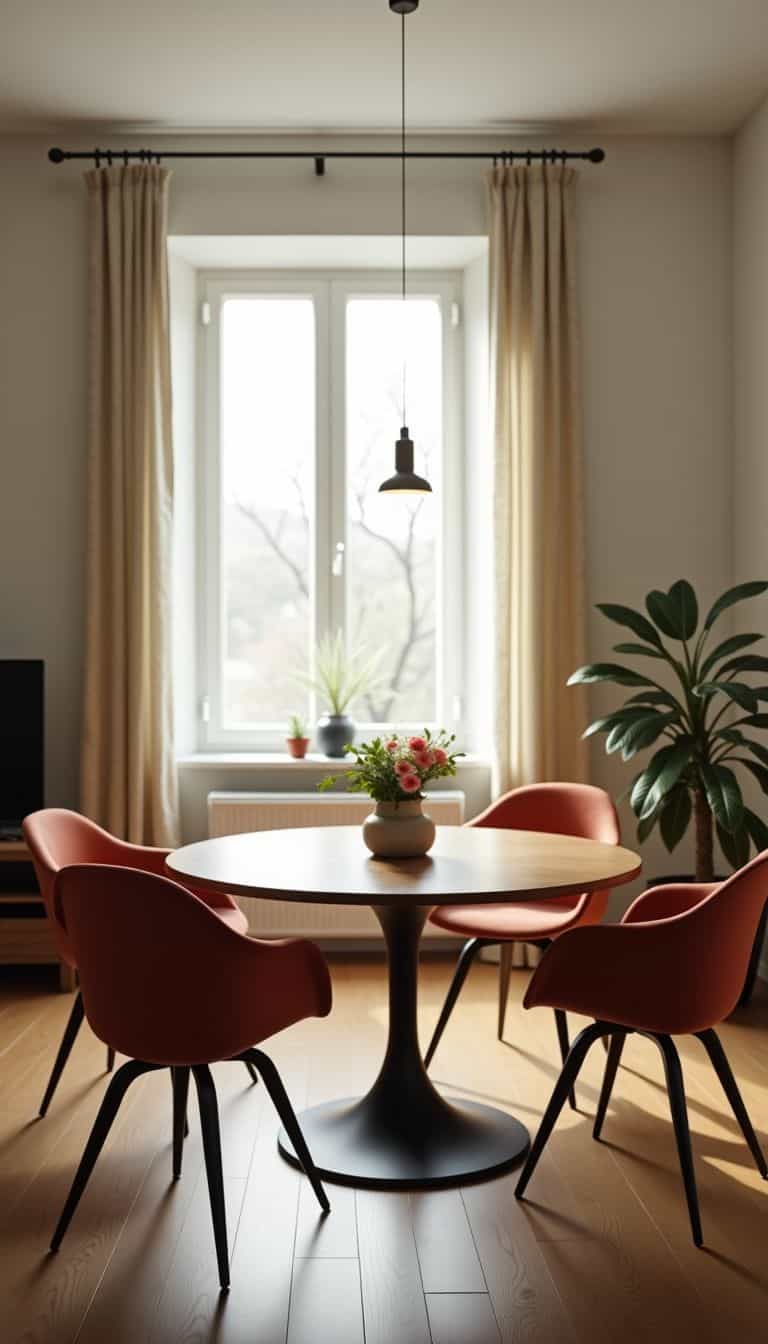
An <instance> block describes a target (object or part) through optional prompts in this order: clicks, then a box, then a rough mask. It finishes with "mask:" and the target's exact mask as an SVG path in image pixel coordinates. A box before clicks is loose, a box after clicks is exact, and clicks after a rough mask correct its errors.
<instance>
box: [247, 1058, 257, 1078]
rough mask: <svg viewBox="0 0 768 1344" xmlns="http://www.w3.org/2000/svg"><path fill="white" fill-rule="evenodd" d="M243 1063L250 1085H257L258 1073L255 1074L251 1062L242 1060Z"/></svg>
mask: <svg viewBox="0 0 768 1344" xmlns="http://www.w3.org/2000/svg"><path fill="white" fill-rule="evenodd" d="M244 1063H245V1067H246V1069H247V1070H248V1076H249V1078H250V1080H251V1082H252V1083H258V1081H259V1075H258V1073H257V1072H256V1070H255V1069H254V1067H253V1065H252V1063H251V1061H250V1060H249V1059H246V1060H244Z"/></svg>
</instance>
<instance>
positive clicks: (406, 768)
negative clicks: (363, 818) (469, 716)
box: [317, 728, 464, 803]
mask: <svg viewBox="0 0 768 1344" xmlns="http://www.w3.org/2000/svg"><path fill="white" fill-rule="evenodd" d="M455 740H456V734H455V733H451V734H450V735H449V734H448V733H446V732H445V730H444V729H441V730H440V731H439V732H437V733H431V732H430V730H429V729H428V728H425V729H424V732H423V734H422V735H421V736H420V737H397V736H393V737H390V738H381V737H375V738H374V739H373V741H372V742H361V743H360V745H359V746H357V747H354V746H347V747H345V748H344V750H345V751H346V752H349V753H351V755H352V756H354V758H355V760H354V764H353V765H350V767H349V769H347V770H345V771H343V773H342V774H339V775H327V776H326V778H325V779H323V780H321V781H320V783H319V784H318V786H317V787H318V788H319V789H322V790H327V789H332V788H333V786H334V784H336V783H337V781H338V780H343V781H344V784H345V787H346V788H347V789H349V791H350V792H351V793H367V794H370V796H371V798H373V800H374V802H377V803H405V802H410V801H412V800H414V799H419V798H423V797H424V794H423V792H422V789H423V788H424V786H425V784H428V783H429V782H430V780H433V779H441V778H444V777H445V776H446V775H455V774H456V762H457V760H458V759H459V757H460V756H463V755H464V753H463V751H454V750H453V743H454V742H455Z"/></svg>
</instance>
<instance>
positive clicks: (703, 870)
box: [693, 788, 715, 882]
mask: <svg viewBox="0 0 768 1344" xmlns="http://www.w3.org/2000/svg"><path fill="white" fill-rule="evenodd" d="M693 809H694V816H695V818H696V881H697V882H714V880H715V870H714V864H713V859H712V812H711V811H710V807H709V803H708V802H707V795H706V794H705V792H704V790H703V789H701V788H696V789H694V791H693Z"/></svg>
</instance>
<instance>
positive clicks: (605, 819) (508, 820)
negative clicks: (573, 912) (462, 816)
mask: <svg viewBox="0 0 768 1344" xmlns="http://www.w3.org/2000/svg"><path fill="white" fill-rule="evenodd" d="M467 825H468V826H493V827H497V828H499V829H506V828H508V829H509V830H515V831H549V832H551V833H552V834H555V835H575V836H580V837H581V838H582V839H584V840H599V841H600V842H601V843H602V844H604V845H618V844H619V843H620V841H621V828H620V826H619V818H618V814H617V812H616V808H615V807H614V804H613V799H612V798H611V797H610V795H609V794H607V793H606V792H605V790H604V789H598V788H596V787H595V785H593V784H559V783H554V784H525V785H523V786H522V787H521V788H519V789H511V790H510V792H509V793H505V794H502V796H501V798H497V799H496V801H495V802H493V803H491V805H490V807H487V808H486V809H485V811H484V812H481V813H480V815H479V816H477V817H474V818H473V819H472V821H469V822H467ZM610 894H611V893H610V892H609V891H598V892H595V894H594V896H593V897H592V900H591V901H590V904H589V920H590V921H592V922H595V923H596V922H597V921H598V920H600V919H602V917H603V915H604V914H605V909H606V906H607V904H608V900H609V897H610ZM580 899H581V897H579V896H563V897H560V898H555V899H554V900H552V899H549V900H548V901H547V904H548V905H552V904H555V905H564V906H567V907H571V906H575V905H576V904H577V903H578V901H579V900H580Z"/></svg>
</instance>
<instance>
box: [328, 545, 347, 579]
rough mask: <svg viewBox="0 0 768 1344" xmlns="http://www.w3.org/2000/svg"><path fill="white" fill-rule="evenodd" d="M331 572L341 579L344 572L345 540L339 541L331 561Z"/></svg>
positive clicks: (335, 577)
mask: <svg viewBox="0 0 768 1344" xmlns="http://www.w3.org/2000/svg"><path fill="white" fill-rule="evenodd" d="M331 573H332V575H333V577H334V579H340V578H341V576H342V575H343V573H344V542H343V541H337V542H336V546H335V548H334V556H333V560H332V561H331Z"/></svg>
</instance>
